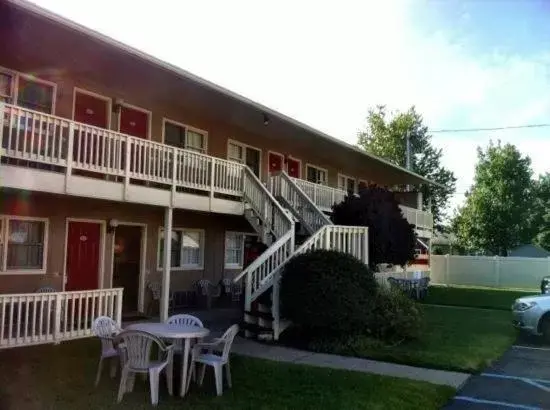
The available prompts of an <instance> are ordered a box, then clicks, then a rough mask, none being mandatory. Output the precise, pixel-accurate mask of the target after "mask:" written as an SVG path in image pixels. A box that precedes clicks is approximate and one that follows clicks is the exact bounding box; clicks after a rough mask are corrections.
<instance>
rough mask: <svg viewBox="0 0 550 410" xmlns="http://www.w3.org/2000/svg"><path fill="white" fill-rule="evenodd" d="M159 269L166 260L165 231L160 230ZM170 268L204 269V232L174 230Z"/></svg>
mask: <svg viewBox="0 0 550 410" xmlns="http://www.w3.org/2000/svg"><path fill="white" fill-rule="evenodd" d="M158 249H159V251H158V267H159V269H162V265H163V260H164V230H163V229H161V230H160V235H159V246H158ZM170 253H171V257H170V266H171V267H172V268H174V269H202V267H203V256H204V231H202V230H194V229H174V230H172V249H171V252H170Z"/></svg>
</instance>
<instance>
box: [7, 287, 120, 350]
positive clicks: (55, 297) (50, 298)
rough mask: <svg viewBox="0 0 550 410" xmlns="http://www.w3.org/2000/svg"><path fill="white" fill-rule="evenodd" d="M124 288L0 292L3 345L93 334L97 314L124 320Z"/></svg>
mask: <svg viewBox="0 0 550 410" xmlns="http://www.w3.org/2000/svg"><path fill="white" fill-rule="evenodd" d="M122 292H123V289H122V288H117V289H97V290H86V291H74V292H53V293H21V294H6V295H0V348H8V347H18V346H29V345H36V344H44V343H59V342H62V341H64V340H71V339H78V338H82V337H88V336H91V335H92V330H91V329H92V323H93V321H94V319H95V318H97V317H98V316H109V317H111V318H113V319H114V320H115V321H116V322H117V323H118V324H119V325H121V322H122Z"/></svg>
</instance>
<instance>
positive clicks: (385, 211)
mask: <svg viewBox="0 0 550 410" xmlns="http://www.w3.org/2000/svg"><path fill="white" fill-rule="evenodd" d="M332 222H334V223H335V224H336V225H352V226H368V227H369V264H370V266H371V267H372V268H373V269H374V268H375V267H376V266H377V265H378V264H380V263H391V264H393V265H401V266H404V265H406V264H407V262H409V261H411V260H413V259H414V258H415V247H416V234H415V233H414V229H413V225H411V224H409V222H407V220H406V219H405V217H404V216H403V212H402V211H401V209H400V208H399V202H398V201H397V199H396V198H395V195H394V193H393V192H391V191H388V190H387V189H384V188H381V187H376V186H369V187H365V188H363V189H361V191H360V192H359V195H358V196H357V195H348V196H347V197H346V198H345V199H344V201H343V202H341V203H339V204H336V205H334V206H333V208H332Z"/></svg>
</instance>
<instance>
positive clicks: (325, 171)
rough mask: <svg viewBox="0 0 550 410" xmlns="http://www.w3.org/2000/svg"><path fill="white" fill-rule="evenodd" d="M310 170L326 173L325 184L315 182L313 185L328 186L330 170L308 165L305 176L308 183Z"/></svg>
mask: <svg viewBox="0 0 550 410" xmlns="http://www.w3.org/2000/svg"><path fill="white" fill-rule="evenodd" d="M308 168H313V169H315V170H316V171H321V172H324V173H325V181H324V182H313V183H316V184H319V185H324V186H328V170H326V169H325V168H321V167H319V166H317V165H313V164H306V175H305V180H306V181H308V179H307V174H308V172H307V169H308ZM308 182H311V181H308Z"/></svg>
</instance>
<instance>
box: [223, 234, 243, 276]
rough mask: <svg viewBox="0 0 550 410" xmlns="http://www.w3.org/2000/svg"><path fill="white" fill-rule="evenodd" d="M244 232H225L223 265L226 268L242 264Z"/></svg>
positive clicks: (239, 266)
mask: <svg viewBox="0 0 550 410" xmlns="http://www.w3.org/2000/svg"><path fill="white" fill-rule="evenodd" d="M243 252H244V234H242V233H238V232H226V233H225V266H226V268H241V267H242V266H243Z"/></svg>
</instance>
